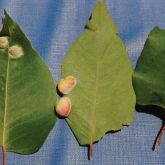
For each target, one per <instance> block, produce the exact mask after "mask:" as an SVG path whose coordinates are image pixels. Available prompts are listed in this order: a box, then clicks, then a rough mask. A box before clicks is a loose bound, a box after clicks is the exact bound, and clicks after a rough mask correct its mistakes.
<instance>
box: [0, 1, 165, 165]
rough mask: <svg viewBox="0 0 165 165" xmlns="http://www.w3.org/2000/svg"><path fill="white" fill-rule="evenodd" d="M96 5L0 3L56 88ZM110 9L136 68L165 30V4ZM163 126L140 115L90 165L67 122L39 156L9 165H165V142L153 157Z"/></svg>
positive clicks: (112, 4) (107, 139) (118, 4)
mask: <svg viewBox="0 0 165 165" xmlns="http://www.w3.org/2000/svg"><path fill="white" fill-rule="evenodd" d="M96 2H97V1H96V0H0V17H2V15H3V9H6V10H7V11H8V12H9V14H10V15H11V16H12V18H13V19H15V20H16V21H17V23H18V24H19V25H20V26H21V27H22V29H23V31H24V32H25V33H26V35H27V36H28V38H29V39H30V41H31V42H32V45H33V47H34V48H35V49H36V50H37V51H38V52H39V53H40V55H41V56H42V58H43V59H44V60H45V62H46V63H47V64H48V65H49V67H50V70H51V71H52V74H53V76H54V78H56V82H57V80H58V79H59V78H60V69H61V68H60V65H61V61H62V59H63V57H64V55H65V53H66V52H67V50H68V49H69V47H70V46H71V45H72V43H73V42H74V41H75V40H76V38H77V37H78V36H79V34H80V33H81V32H82V31H83V27H84V25H85V22H86V21H87V19H88V18H89V16H90V14H91V11H92V9H93V7H94V5H95V4H96ZM107 5H108V7H109V9H110V14H111V15H112V16H113V18H114V20H115V22H116V24H117V26H118V28H119V34H120V36H121V38H122V40H123V42H124V43H125V44H126V47H127V49H128V52H129V56H130V58H131V60H132V63H133V65H134V66H135V64H136V61H137V58H138V56H139V55H140V52H141V50H142V48H143V45H144V42H145V40H146V38H147V35H148V33H149V31H150V30H151V29H152V28H153V27H154V26H156V25H158V26H160V27H161V28H165V21H164V20H165V1H164V0H107ZM1 26H2V25H1ZM80 124H81V123H80ZM161 125H162V120H161V119H159V118H158V117H156V116H153V115H151V114H145V113H139V112H136V115H135V121H134V123H133V125H131V126H130V127H125V128H124V129H123V130H122V131H121V132H117V133H115V134H107V135H106V136H104V138H103V139H102V140H101V141H100V142H99V143H97V144H95V145H94V148H93V150H94V155H93V158H92V160H90V161H89V160H88V155H87V153H88V152H87V151H88V150H87V148H86V147H80V146H79V144H78V143H77V141H76V139H75V137H74V135H73V133H72V132H71V130H70V129H69V127H68V125H67V124H66V122H65V121H64V120H58V122H57V124H56V125H55V127H54V129H53V130H52V131H51V133H50V134H49V136H48V138H47V140H46V142H45V143H44V145H43V146H42V148H41V149H40V150H39V152H37V153H35V154H33V155H18V154H14V153H8V154H7V165H165V154H164V153H165V137H163V139H162V143H161V146H160V148H159V149H157V150H156V151H152V146H153V143H154V140H155V137H156V136H157V133H158V131H159V129H160V127H161ZM0 161H1V154H0Z"/></svg>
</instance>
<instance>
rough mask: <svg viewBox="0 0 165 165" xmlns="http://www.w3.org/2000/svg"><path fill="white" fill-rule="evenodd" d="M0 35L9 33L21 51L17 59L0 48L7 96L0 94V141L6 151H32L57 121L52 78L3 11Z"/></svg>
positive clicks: (2, 82) (20, 32)
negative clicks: (20, 55)
mask: <svg viewBox="0 0 165 165" xmlns="http://www.w3.org/2000/svg"><path fill="white" fill-rule="evenodd" d="M0 36H8V38H9V47H11V46H13V45H19V46H21V47H22V49H23V52H24V55H23V56H22V57H20V58H19V59H12V58H10V57H9V55H8V49H6V50H1V51H0V63H1V64H0V67H1V70H0V72H1V73H0V74H1V75H4V76H3V79H0V86H1V89H5V91H6V96H7V97H6V96H5V94H4V93H5V92H2V93H1V94H0V98H1V99H0V102H1V108H0V118H1V121H2V122H1V124H0V133H2V134H0V144H1V145H2V146H4V147H5V149H6V151H12V152H16V153H21V154H31V153H34V152H36V151H38V149H39V148H40V147H41V146H42V144H43V142H44V141H45V139H46V137H47V136H48V133H49V132H50V130H51V129H52V128H53V126H54V124H55V122H56V117H55V116H54V111H53V109H54V108H53V107H54V104H55V101H56V98H55V87H54V81H53V79H52V76H51V73H50V71H49V69H48V67H47V65H46V64H45V63H44V61H43V60H42V59H41V58H40V57H39V56H38V54H37V52H36V51H35V50H34V49H33V48H32V46H31V43H30V42H29V40H28V39H27V37H26V36H25V35H24V33H23V32H22V30H21V29H20V28H19V26H18V25H17V24H16V23H15V22H14V21H13V20H12V19H11V18H10V16H9V15H8V14H7V13H6V12H5V16H4V19H3V28H2V31H1V33H0ZM5 73H6V76H5ZM5 84H7V85H6V86H5ZM5 100H6V101H5ZM5 103H6V104H5ZM4 109H5V113H4ZM2 130H3V131H2Z"/></svg>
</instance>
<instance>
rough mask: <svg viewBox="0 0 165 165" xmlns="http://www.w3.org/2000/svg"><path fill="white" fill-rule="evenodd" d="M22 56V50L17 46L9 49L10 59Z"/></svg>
mask: <svg viewBox="0 0 165 165" xmlns="http://www.w3.org/2000/svg"><path fill="white" fill-rule="evenodd" d="M23 55H24V52H23V49H22V47H21V46H19V45H14V46H11V47H10V48H9V56H10V57H11V58H14V59H17V58H20V57H22V56H23Z"/></svg>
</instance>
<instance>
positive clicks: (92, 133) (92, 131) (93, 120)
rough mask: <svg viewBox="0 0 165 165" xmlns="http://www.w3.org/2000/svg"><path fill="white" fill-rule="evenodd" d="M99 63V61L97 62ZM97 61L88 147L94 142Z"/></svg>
mask: <svg viewBox="0 0 165 165" xmlns="http://www.w3.org/2000/svg"><path fill="white" fill-rule="evenodd" d="M98 61H99V60H98ZM98 61H97V64H96V79H95V93H94V97H93V98H94V99H93V110H92V116H91V118H92V119H91V130H90V145H92V144H93V141H94V139H93V138H94V134H95V125H96V100H97V99H96V97H97V91H98V85H97V82H98V72H99V70H98V65H99V62H98Z"/></svg>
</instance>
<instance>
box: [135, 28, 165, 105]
mask: <svg viewBox="0 0 165 165" xmlns="http://www.w3.org/2000/svg"><path fill="white" fill-rule="evenodd" d="M133 85H134V88H135V93H136V96H137V103H138V104H140V105H157V106H160V107H162V108H165V30H161V29H160V28H159V27H155V28H154V29H153V30H152V31H151V32H150V34H149V36H148V38H147V40H146V43H145V45H144V48H143V51H142V53H141V55H140V57H139V59H138V62H137V65H136V68H135V72H134V75H133Z"/></svg>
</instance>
